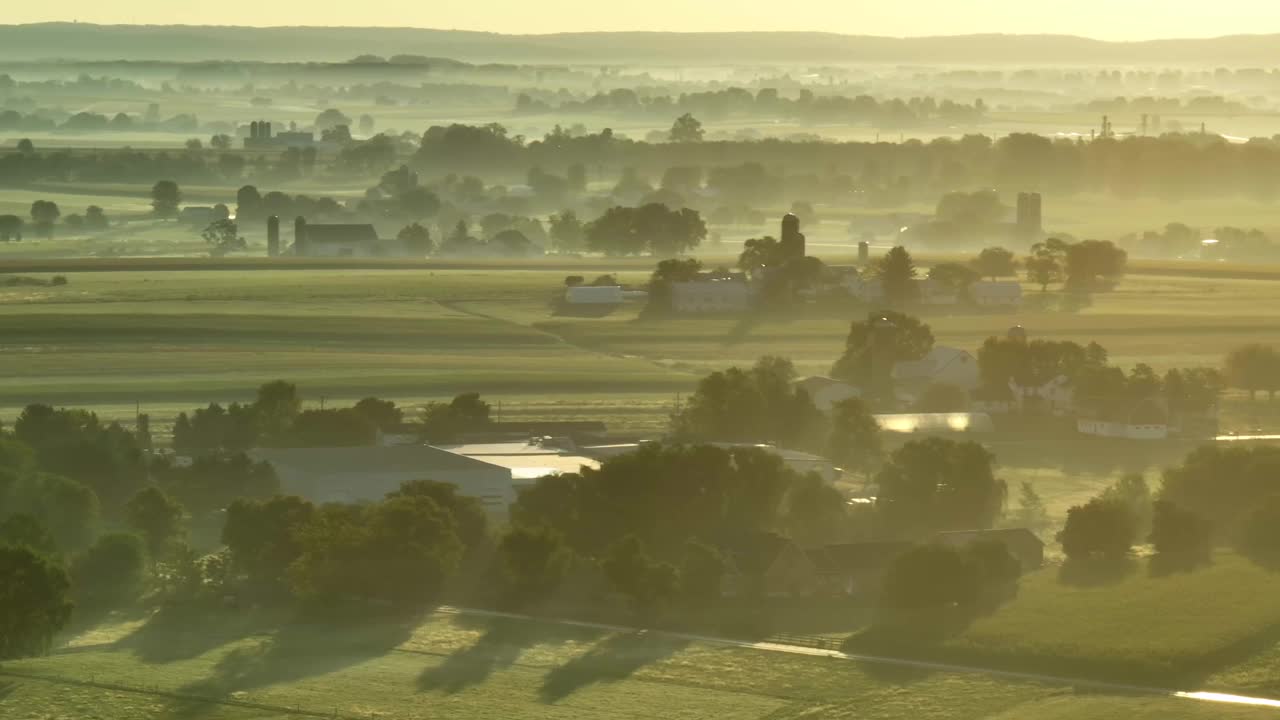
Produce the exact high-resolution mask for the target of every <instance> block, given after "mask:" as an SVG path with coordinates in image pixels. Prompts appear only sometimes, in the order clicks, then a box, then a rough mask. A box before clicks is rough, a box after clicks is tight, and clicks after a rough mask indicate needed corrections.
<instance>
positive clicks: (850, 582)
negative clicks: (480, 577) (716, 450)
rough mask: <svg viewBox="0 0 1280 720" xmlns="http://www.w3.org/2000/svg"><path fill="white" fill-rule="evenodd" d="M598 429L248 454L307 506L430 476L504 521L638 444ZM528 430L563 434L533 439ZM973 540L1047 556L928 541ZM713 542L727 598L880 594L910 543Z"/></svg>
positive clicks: (795, 456)
mask: <svg viewBox="0 0 1280 720" xmlns="http://www.w3.org/2000/svg"><path fill="white" fill-rule="evenodd" d="M508 425H509V426H510V427H508ZM604 430H605V428H604V427H603V425H601V424H599V423H588V422H579V423H554V422H551V423H519V424H517V423H509V424H504V423H497V424H496V426H495V428H494V429H493V430H492V431H489V432H486V433H483V434H479V435H476V436H474V437H473V438H472V439H469V440H465V441H464V442H460V443H458V444H452V445H438V446H437V445H429V444H425V443H423V442H422V441H421V439H420V438H419V437H418V436H417V434H416V433H414V432H413V431H412V430H411V429H410V428H408V427H406V430H405V432H404V433H403V434H398V433H385V434H380V435H379V438H378V442H377V444H375V445H370V446H363V447H321V448H261V449H257V450H253V451H251V453H250V454H251V456H252V457H253V458H254V459H256V460H260V461H265V462H268V463H270V464H271V465H272V466H273V468H274V469H275V471H276V474H277V475H278V476H279V479H280V483H281V490H282V492H284V493H286V494H291V495H298V496H301V497H304V498H307V499H308V500H311V501H312V502H316V503H326V502H344V503H351V502H364V501H373V500H377V499H380V498H382V497H384V496H385V495H386V494H387V493H389V492H392V491H394V490H396V489H397V488H398V487H399V486H400V484H401V483H403V482H406V481H411V480H420V479H422V478H430V479H432V480H435V481H437V482H443V483H448V484H451V485H453V486H455V487H456V488H457V489H458V492H459V493H460V494H461V495H464V496H467V497H473V498H476V499H478V500H479V501H480V503H481V504H482V505H483V507H484V508H485V510H486V511H487V512H488V514H489V515H490V517H491V518H492V519H493V520H494V521H495V522H498V523H504V522H505V521H506V520H507V517H508V512H509V508H510V506H511V504H512V503H514V502H515V500H516V497H517V495H518V493H519V492H520V490H521V489H522V488H525V487H529V486H531V485H533V484H534V483H535V482H536V481H537V480H538V478H541V477H545V476H548V475H554V474H560V473H571V472H578V471H579V470H581V469H582V468H584V467H586V468H598V467H599V466H600V463H601V462H603V461H605V460H607V459H608V458H610V457H612V456H615V455H618V454H621V453H625V452H629V451H632V450H635V449H636V448H637V447H638V445H637V444H636V443H609V442H607V441H605V440H604V438H603V435H602V434H601V433H603V431H604ZM529 432H561V433H564V434H562V435H559V436H543V437H536V438H529V437H527V435H528V433H529ZM723 447H726V448H730V447H738V446H734V445H729V444H724V445H723ZM754 447H760V448H762V449H764V450H766V451H768V452H771V453H775V454H777V455H778V456H779V457H780V459H781V460H782V461H783V463H784V464H785V465H786V466H788V467H789V468H790V469H792V470H794V471H796V472H799V473H816V474H817V475H818V476H819V477H821V478H822V479H823V480H825V481H827V482H831V483H834V482H837V481H839V480H840V479H841V477H842V475H843V472H842V471H841V470H840V469H839V468H836V467H834V466H833V465H832V464H831V463H830V462H829V461H828V460H826V459H825V458H822V457H819V456H816V455H811V454H808V453H802V452H795V451H789V450H783V449H779V448H775V447H773V446H768V445H760V446H754ZM855 501H856V500H855ZM979 538H982V539H995V540H999V541H1001V542H1003V543H1004V544H1005V545H1006V547H1008V548H1009V550H1010V552H1011V553H1012V554H1013V556H1014V557H1016V558H1017V559H1018V560H1019V561H1020V562H1022V564H1023V565H1024V566H1025V567H1027V568H1031V567H1036V566H1039V565H1040V564H1041V563H1042V561H1043V552H1044V545H1043V543H1042V542H1041V541H1040V540H1039V538H1037V537H1036V536H1035V535H1034V534H1033V533H1031V532H1030V531H1027V530H1022V529H1002V530H984V531H970V532H945V533H939V534H938V535H937V536H936V537H935V538H934V540H935V541H937V542H942V543H946V544H951V545H955V546H961V545H964V544H967V543H969V542H972V541H974V540H977V539H979ZM719 545H720V547H719V549H720V551H721V552H722V554H723V556H724V557H725V560H726V566H727V567H726V571H727V572H726V577H725V578H724V582H723V584H722V593H723V594H724V595H725V596H726V597H732V596H737V595H747V594H751V595H760V594H764V595H767V596H774V597H779V596H787V597H798V596H812V595H832V594H848V595H870V594H872V593H874V592H877V591H878V589H879V587H880V581H881V579H882V577H883V575H884V573H885V571H886V570H887V569H888V567H889V564H890V563H891V561H892V560H893V559H894V558H895V557H896V556H897V555H898V554H900V553H901V552H902V551H903V550H905V549H907V548H908V547H910V543H900V542H861V543H848V544H837V545H822V546H817V547H801V546H800V545H798V544H797V543H796V542H794V541H792V540H791V539H788V538H785V537H783V536H780V535H777V534H775V533H771V532H752V533H744V534H739V535H734V536H729V537H725V538H722V539H721V540H720V542H719Z"/></svg>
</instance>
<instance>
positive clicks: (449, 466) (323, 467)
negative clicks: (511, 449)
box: [249, 445, 496, 475]
mask: <svg viewBox="0 0 1280 720" xmlns="http://www.w3.org/2000/svg"><path fill="white" fill-rule="evenodd" d="M249 455H250V456H251V457H253V459H255V460H265V461H267V462H269V463H271V464H272V465H277V464H278V465H283V466H287V467H289V468H291V469H293V470H296V471H299V472H305V473H308V474H311V475H339V474H343V473H357V472H369V473H379V472H383V473H385V472H431V471H432V470H452V471H465V470H486V469H493V468H494V467H495V466H496V463H490V462H485V461H483V460H477V459H475V458H471V457H468V456H466V455H459V454H457V453H453V452H449V451H448V450H442V449H440V448H437V447H432V446H430V445H390V446H378V445H372V446H360V447H319V448H256V449H254V450H250V451H249Z"/></svg>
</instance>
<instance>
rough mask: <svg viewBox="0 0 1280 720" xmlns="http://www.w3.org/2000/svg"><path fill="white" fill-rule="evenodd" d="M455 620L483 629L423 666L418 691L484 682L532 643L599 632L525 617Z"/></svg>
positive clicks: (580, 638)
mask: <svg viewBox="0 0 1280 720" xmlns="http://www.w3.org/2000/svg"><path fill="white" fill-rule="evenodd" d="M458 621H459V624H467V625H472V626H479V627H482V628H483V633H482V634H481V635H480V637H479V638H477V639H476V641H475V642H474V643H472V644H471V645H468V646H467V647H464V648H462V649H460V650H458V651H456V652H454V653H453V654H452V655H449V656H448V657H446V658H445V659H444V661H443V662H442V663H440V664H439V665H436V666H433V667H428V668H426V669H424V670H423V671H422V674H421V675H419V676H418V689H419V690H420V691H423V692H430V691H440V692H444V693H448V694H453V693H456V692H461V691H462V690H465V689H467V688H468V687H471V686H473V685H479V684H481V683H483V682H485V681H486V680H488V679H489V677H490V676H491V675H493V673H495V672H498V671H499V670H504V669H506V668H509V667H511V666H513V665H515V664H516V662H517V661H518V660H519V659H520V656H521V655H522V654H523V653H524V652H525V651H526V650H528V649H530V648H532V647H534V646H536V645H561V644H564V643H567V642H571V641H579V642H585V641H588V640H591V639H594V638H597V637H599V636H600V635H601V634H602V632H601V631H599V630H592V629H589V628H566V627H555V628H549V627H547V626H545V625H543V624H541V623H538V622H535V621H529V620H515V619H502V618H497V619H485V620H481V621H477V620H475V619H466V618H458Z"/></svg>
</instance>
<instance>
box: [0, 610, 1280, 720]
mask: <svg viewBox="0 0 1280 720" xmlns="http://www.w3.org/2000/svg"><path fill="white" fill-rule="evenodd" d="M264 620H270V622H262V623H258V622H257V621H256V619H255V618H253V617H248V618H246V617H226V616H223V617H213V618H207V619H205V620H204V621H202V622H201V623H200V624H199V625H198V626H196V627H193V626H191V625H189V624H184V623H182V622H181V621H180V619H178V620H177V621H167V622H166V621H165V620H164V619H163V618H151V619H149V620H144V621H142V622H132V623H122V624H119V625H116V626H111V625H108V626H105V627H100V628H98V629H96V630H95V631H94V632H93V633H92V634H91V635H89V636H84V637H79V638H73V639H72V642H71V647H68V648H67V649H66V651H63V652H58V653H56V654H54V655H52V656H49V657H45V658H35V659H30V660H24V661H20V662H13V663H6V664H5V666H4V667H3V668H0V711H3V714H4V716H5V717H14V718H20V719H21V720H27V719H28V718H30V719H31V720H35V719H36V718H40V719H42V720H43V719H45V718H59V719H61V718H68V719H69V718H72V717H75V718H103V719H104V720H106V719H108V718H109V719H110V720H150V719H151V718H207V719H209V720H240V718H264V719H265V718H283V717H288V716H293V715H297V714H299V713H314V714H315V715H323V716H326V717H331V716H334V715H336V716H338V717H372V716H377V717H384V718H385V717H395V718H426V717H440V716H441V715H442V714H443V715H445V716H458V717H467V718H495V719H496V718H514V719H521V718H539V719H547V718H561V717H564V718H570V717H572V718H582V717H591V718H595V717H608V718H632V717H634V718H640V717H653V716H654V714H655V713H658V712H660V713H661V714H662V715H663V716H664V717H672V718H680V719H685V718H688V719H694V718H739V719H742V720H746V719H748V718H761V719H763V718H770V719H773V720H777V719H780V718H809V717H824V718H828V717H830V718H872V719H876V718H879V719H883V720H895V719H897V718H913V719H914V718H938V719H941V718H947V719H949V720H952V719H954V720H964V719H966V718H975V719H976V718H991V717H999V718H1015V717H1047V718H1068V717H1085V716H1087V717H1102V718H1121V717H1135V716H1136V717H1151V718H1154V717H1168V716H1170V715H1171V714H1176V715H1177V716H1178V717H1187V718H1210V717H1213V718H1242V719H1243V718H1252V717H1261V716H1262V715H1261V713H1262V711H1260V710H1256V709H1254V710H1251V709H1248V708H1235V707H1227V706H1215V705H1208V704H1201V703H1193V702H1188V701H1183V700H1175V699H1171V698H1166V697H1160V696H1149V695H1128V694H1116V693H1098V692H1093V691H1086V690H1072V689H1070V688H1064V687H1061V686H1054V685H1046V684H1041V683H1036V682H1029V681H1009V680H1002V679H995V678H989V677H985V676H982V675H970V674H952V673H935V672H927V671H906V670H895V669H892V668H886V667H881V666H876V665H864V664H861V663H852V662H847V661H839V660H832V659H828V658H818V657H805V656H793V655H782V654H776V653H768V652H763V651H758V650H750V649H741V648H728V647H723V646H716V645H710V644H705V643H699V642H687V641H683V640H679V639H674V638H668V637H663V636H654V635H645V634H635V633H629V632H603V631H596V630H591V629H583V628H570V627H565V626H559V625H551V624H545V623H539V622H530V621H517V620H498V619H481V618H470V617H455V616H442V615H435V616H430V617H428V618H426V619H425V620H423V621H420V622H406V623H380V624H373V623H370V624H366V625H363V626H356V627H353V626H340V627H329V626H323V625H312V624H300V623H289V622H285V623H283V624H280V625H277V624H276V623H275V620H277V619H275V618H271V619H264ZM86 680H88V681H90V682H92V683H94V686H84V685H77V684H73V683H76V682H80V683H83V682H84V681H86ZM1081 713H1084V714H1083V715H1082V714H1081Z"/></svg>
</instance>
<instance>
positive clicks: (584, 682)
mask: <svg viewBox="0 0 1280 720" xmlns="http://www.w3.org/2000/svg"><path fill="white" fill-rule="evenodd" d="M688 644H689V643H688V641H686V640H679V639H676V638H672V637H666V636H662V635H656V634H653V633H646V632H643V631H640V632H632V633H621V634H617V635H612V636H610V637H608V638H606V639H605V640H603V641H601V642H600V643H598V644H596V646H595V647H593V648H591V649H590V650H588V651H587V652H585V653H583V654H582V655H579V656H577V657H575V658H574V659H572V660H570V661H569V662H567V663H565V664H563V665H561V666H560V667H557V668H555V669H553V670H551V671H550V672H548V673H547V676H546V677H545V678H544V679H543V681H542V687H541V688H540V689H539V692H538V694H539V695H540V697H541V698H542V701H543V702H545V703H555V702H559V701H560V700H563V699H565V698H566V697H569V696H570V695H572V694H573V693H575V692H577V691H579V690H581V689H583V688H585V687H587V686H589V685H594V684H596V683H611V682H618V681H621V680H625V679H627V678H629V677H631V675H632V674H634V673H635V672H636V671H637V670H640V669H641V668H643V667H644V666H646V665H650V664H652V663H655V662H658V661H660V660H663V659H665V658H668V657H670V656H672V655H674V654H675V653H677V652H679V651H680V650H682V649H683V648H684V647H685V646H686V645H688Z"/></svg>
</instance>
